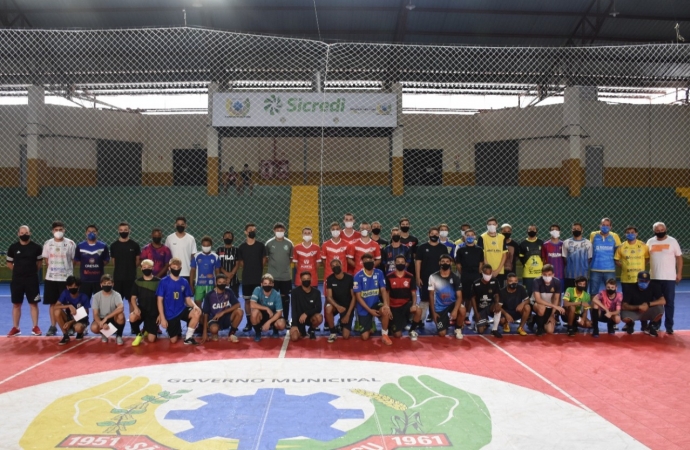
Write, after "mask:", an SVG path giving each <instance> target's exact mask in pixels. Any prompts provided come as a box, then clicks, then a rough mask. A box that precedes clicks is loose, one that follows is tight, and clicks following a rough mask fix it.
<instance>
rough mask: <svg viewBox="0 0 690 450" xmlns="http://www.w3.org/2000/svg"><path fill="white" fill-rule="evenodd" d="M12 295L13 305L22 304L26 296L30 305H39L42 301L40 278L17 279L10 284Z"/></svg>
mask: <svg viewBox="0 0 690 450" xmlns="http://www.w3.org/2000/svg"><path fill="white" fill-rule="evenodd" d="M10 294H11V296H12V303H14V304H20V305H21V304H22V303H23V302H24V296H26V299H27V301H28V302H29V303H38V302H40V301H41V291H40V288H39V286H38V278H33V279H32V278H27V279H21V278H19V279H16V280H12V281H11V282H10Z"/></svg>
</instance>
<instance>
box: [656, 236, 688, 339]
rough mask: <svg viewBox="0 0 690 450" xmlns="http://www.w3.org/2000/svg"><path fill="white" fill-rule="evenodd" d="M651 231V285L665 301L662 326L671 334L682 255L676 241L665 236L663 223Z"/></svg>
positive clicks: (681, 268) (680, 274) (657, 326)
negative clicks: (659, 290) (657, 289)
mask: <svg viewBox="0 0 690 450" xmlns="http://www.w3.org/2000/svg"><path fill="white" fill-rule="evenodd" d="M652 230H653V231H654V237H653V238H650V239H649V240H648V241H647V247H648V248H649V254H650V261H649V267H650V271H651V274H652V283H654V284H656V285H657V286H659V288H660V289H661V293H662V295H663V296H664V299H665V300H666V303H665V304H664V310H665V313H666V317H665V318H664V326H665V328H666V334H673V315H674V312H675V300H676V285H677V284H678V283H680V280H682V279H683V256H682V255H683V254H682V252H681V251H680V245H678V241H677V240H676V239H675V238H672V237H671V236H669V235H668V234H667V230H666V225H665V224H664V223H663V222H656V223H655V224H654V225H653V226H652ZM660 326H661V323H657V324H656V328H657V329H659V327H660Z"/></svg>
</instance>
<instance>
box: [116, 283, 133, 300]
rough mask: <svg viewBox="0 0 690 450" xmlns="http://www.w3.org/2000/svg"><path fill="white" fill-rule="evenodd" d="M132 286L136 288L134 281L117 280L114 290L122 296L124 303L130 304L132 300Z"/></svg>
mask: <svg viewBox="0 0 690 450" xmlns="http://www.w3.org/2000/svg"><path fill="white" fill-rule="evenodd" d="M132 286H134V280H115V282H114V283H113V290H114V291H115V292H117V293H119V294H120V295H121V296H122V301H123V302H125V303H129V300H130V299H131V298H132Z"/></svg>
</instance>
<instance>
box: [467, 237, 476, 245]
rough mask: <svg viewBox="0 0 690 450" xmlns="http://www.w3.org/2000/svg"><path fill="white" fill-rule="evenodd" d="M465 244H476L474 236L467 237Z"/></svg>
mask: <svg viewBox="0 0 690 450" xmlns="http://www.w3.org/2000/svg"><path fill="white" fill-rule="evenodd" d="M465 242H467V243H468V244H473V243H474V236H467V237H466V238H465Z"/></svg>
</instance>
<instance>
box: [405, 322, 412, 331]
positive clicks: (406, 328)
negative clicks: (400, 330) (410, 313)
mask: <svg viewBox="0 0 690 450" xmlns="http://www.w3.org/2000/svg"><path fill="white" fill-rule="evenodd" d="M410 328H412V324H411V323H408V324H407V325H405V331H410Z"/></svg>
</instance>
